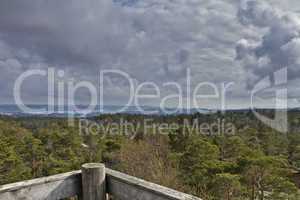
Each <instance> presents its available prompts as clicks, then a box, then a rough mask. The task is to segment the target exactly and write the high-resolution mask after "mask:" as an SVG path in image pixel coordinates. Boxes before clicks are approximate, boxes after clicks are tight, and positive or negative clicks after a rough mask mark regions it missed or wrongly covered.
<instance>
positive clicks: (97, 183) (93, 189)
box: [81, 163, 106, 200]
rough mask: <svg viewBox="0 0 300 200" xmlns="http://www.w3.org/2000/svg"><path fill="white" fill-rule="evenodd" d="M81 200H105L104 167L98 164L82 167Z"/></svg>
mask: <svg viewBox="0 0 300 200" xmlns="http://www.w3.org/2000/svg"><path fill="white" fill-rule="evenodd" d="M81 171H82V197H83V200H105V198H106V191H105V188H106V182H105V166H104V165H103V164H99V163H88V164H84V165H82V170H81Z"/></svg>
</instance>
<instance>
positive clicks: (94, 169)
mask: <svg viewBox="0 0 300 200" xmlns="http://www.w3.org/2000/svg"><path fill="white" fill-rule="evenodd" d="M71 197H77V199H82V200H105V199H108V198H110V199H114V200H201V199H199V198H197V197H194V196H191V195H188V194H185V193H181V192H178V191H175V190H172V189H169V188H166V187H163V186H160V185H157V184H154V183H150V182H147V181H144V180H141V179H138V178H135V177H132V176H129V175H126V174H123V173H120V172H117V171H114V170H111V169H107V168H105V166H104V165H102V164H95V163H94V164H93V163H90V164H85V165H83V166H82V170H80V171H74V172H69V173H64V174H59V175H54V176H50V177H45V178H39V179H34V180H29V181H23V182H19V183H13V184H8V185H3V186H0V200H59V199H64V198H71Z"/></svg>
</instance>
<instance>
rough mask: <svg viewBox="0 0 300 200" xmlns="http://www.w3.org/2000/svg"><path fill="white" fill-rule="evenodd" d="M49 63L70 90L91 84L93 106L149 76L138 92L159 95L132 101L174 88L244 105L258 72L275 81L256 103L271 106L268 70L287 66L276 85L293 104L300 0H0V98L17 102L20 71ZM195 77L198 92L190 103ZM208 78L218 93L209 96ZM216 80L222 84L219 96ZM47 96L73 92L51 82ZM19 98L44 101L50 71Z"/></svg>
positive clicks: (298, 76)
mask: <svg viewBox="0 0 300 200" xmlns="http://www.w3.org/2000/svg"><path fill="white" fill-rule="evenodd" d="M49 68H51V69H53V70H54V71H55V74H56V76H55V78H54V80H55V81H54V84H55V86H54V88H57V87H58V84H59V83H66V84H65V85H64V87H63V88H64V90H65V91H67V90H69V88H68V86H67V82H68V81H70V80H73V81H74V84H75V83H79V82H81V83H82V82H83V81H85V83H87V82H89V83H91V84H93V85H94V86H95V88H97V90H96V91H97V96H98V100H97V102H98V103H100V104H105V105H124V104H127V103H128V101H129V93H130V88H131V86H132V83H133V85H134V88H135V89H137V88H138V86H139V85H141V84H142V83H151V84H147V85H148V86H146V87H143V88H142V89H141V91H142V92H141V93H143V94H157V89H159V94H160V95H159V97H158V96H156V97H155V98H141V99H140V100H139V102H138V103H139V104H141V105H154V106H157V105H160V104H161V103H162V101H163V99H164V97H166V96H168V95H173V94H177V93H179V91H181V93H180V94H182V95H180V96H181V97H182V105H184V106H185V105H189V106H190V107H202V108H219V107H220V106H221V105H223V104H224V105H225V106H226V108H242V107H243V108H244V107H249V106H250V100H251V98H250V95H251V91H253V90H254V89H255V88H256V86H257V85H258V84H259V83H260V81H261V80H264V78H265V77H269V80H270V82H271V85H272V87H270V88H268V89H266V90H264V91H263V92H261V94H260V97H261V98H260V100H259V101H258V102H257V106H261V107H273V106H274V105H275V100H276V99H275V97H274V96H275V94H276V91H278V90H279V89H278V87H277V86H276V84H275V83H276V80H275V78H274V76H273V74H274V73H275V72H276V71H280V70H281V69H284V68H286V69H287V81H286V83H285V84H284V86H282V87H285V88H287V102H288V105H289V107H296V106H299V100H300V91H299V90H300V87H299V86H300V84H299V83H300V1H299V0H285V1H282V0H259V1H258V0H257V1H256V0H85V1H82V0H40V1H36V0H26V1H20V0H1V1H0V104H14V103H16V102H15V96H16V95H15V93H14V87H15V85H16V80H18V78H20V76H21V75H22V74H24V73H25V72H28V71H30V70H31V71H32V70H42V71H45V70H48V69H49ZM104 70H115V72H116V71H118V72H122V74H123V75H124V74H125V73H126V74H127V75H128V76H129V77H130V81H128V80H127V79H125V77H124V76H122V75H120V73H119V74H117V73H112V74H111V75H107V76H105V78H104V80H103V84H101V83H102V82H101V80H99V79H100V78H99V77H100V75H99V74H100V72H101V71H104ZM57 74H60V76H59V75H57ZM187 80H190V86H188V85H189V84H187ZM168 83H169V84H168ZM170 83H173V84H170ZM174 83H177V84H178V85H179V86H180V87H181V88H182V90H179V88H178V87H177V86H176V85H175V84H174ZM201 83H203V85H204V87H201V88H200V89H199V88H198V89H199V90H198V92H199V93H201V95H202V97H201V98H198V99H197V100H196V102H197V104H196V105H194V103H193V104H192V105H191V103H190V102H194V101H193V95H192V94H193V92H194V91H195V88H197V86H199V84H201ZM212 84H213V85H214V86H216V87H217V88H218V93H219V95H218V98H214V97H212V93H213V94H215V93H214V92H216V90H212V87H211V85H212ZM274 84H275V85H274ZM99 85H103V90H102V91H99V90H98V87H99ZM153 85H155V86H157V88H156V89H155V90H154V86H153ZM222 85H227V86H228V88H227V89H226V95H225V96H223V99H222V95H221V94H222V91H223V90H222ZM273 85H274V86H273ZM65 93H67V92H65ZM50 95H51V97H53V98H54V99H55V100H54V102H55V103H58V102H64V103H67V102H68V101H69V99H70V98H71V97H70V95H69V96H68V95H65V94H64V95H61V94H59V93H58V90H57V89H55V91H54V92H53V93H51V94H50ZM204 95H205V96H206V97H203V96H204ZM100 96H102V97H103V99H102V101H101V102H99V101H100V100H99V99H100ZM152 96H153V95H152ZM21 97H22V100H23V101H24V102H25V103H28V104H47V103H49V102H48V99H49V90H48V82H47V77H45V76H41V75H35V76H30V77H29V78H27V79H26V80H24V82H22V85H21ZM74 99H75V102H76V103H78V104H86V103H88V102H90V100H91V95H90V93H89V90H87V89H84V88H81V89H78V91H77V92H76V95H74ZM178 102H179V101H178V100H177V99H176V98H173V99H172V98H168V100H167V101H165V102H164V103H165V105H167V106H169V107H173V106H177V105H178Z"/></svg>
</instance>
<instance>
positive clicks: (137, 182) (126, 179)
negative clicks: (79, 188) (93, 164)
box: [106, 169, 201, 200]
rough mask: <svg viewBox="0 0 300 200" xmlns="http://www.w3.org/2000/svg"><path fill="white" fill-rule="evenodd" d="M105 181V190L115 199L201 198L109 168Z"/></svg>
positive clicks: (171, 199)
mask: <svg viewBox="0 0 300 200" xmlns="http://www.w3.org/2000/svg"><path fill="white" fill-rule="evenodd" d="M106 181H107V192H108V193H109V194H111V195H112V196H113V197H114V198H115V199H117V200H201V199H200V198H197V197H194V196H191V195H188V194H184V193H181V192H178V191H175V190H172V189H170V188H166V187H163V186H160V185H157V184H154V183H150V182H147V181H144V180H141V179H138V178H135V177H132V176H129V175H126V174H123V173H120V172H117V171H114V170H110V169H106Z"/></svg>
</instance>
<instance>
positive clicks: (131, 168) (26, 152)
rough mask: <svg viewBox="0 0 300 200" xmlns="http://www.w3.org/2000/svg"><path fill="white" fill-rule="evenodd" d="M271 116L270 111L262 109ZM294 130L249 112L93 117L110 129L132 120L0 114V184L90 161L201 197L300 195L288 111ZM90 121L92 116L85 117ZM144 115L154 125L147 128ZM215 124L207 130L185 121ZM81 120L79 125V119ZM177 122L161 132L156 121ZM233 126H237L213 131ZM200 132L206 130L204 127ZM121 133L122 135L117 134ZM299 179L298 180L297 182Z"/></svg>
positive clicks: (297, 142) (298, 149) (295, 115)
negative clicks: (86, 124)
mask: <svg viewBox="0 0 300 200" xmlns="http://www.w3.org/2000/svg"><path fill="white" fill-rule="evenodd" d="M261 112H264V114H267V115H272V111H268V110H263V111H261ZM288 116H289V124H290V127H289V130H290V131H289V132H288V133H287V134H283V133H279V132H277V131H275V130H273V129H271V128H269V127H267V126H265V125H264V124H263V123H261V122H259V121H258V120H257V119H256V118H255V117H254V115H253V114H252V113H251V112H250V111H231V112H226V113H220V112H218V113H214V114H206V115H205V114H199V113H197V114H193V115H170V116H145V115H127V114H111V115H101V116H98V117H93V118H90V119H89V122H93V123H97V124H101V126H103V127H105V126H106V127H109V126H108V125H109V124H113V123H120V119H122V120H121V121H122V122H128V123H133V124H141V126H140V127H138V128H137V129H134V131H135V133H134V134H130V133H129V134H128V131H133V129H128V127H127V129H124V127H123V128H121V126H119V127H117V126H116V127H113V129H114V131H113V133H114V134H108V133H111V132H109V131H108V130H107V131H108V133H104V132H105V129H101V128H100V129H99V128H98V129H97V127H96V126H92V127H89V129H88V130H90V131H91V130H93V129H97V130H96V131H95V132H93V131H92V132H82V130H80V129H82V127H80V126H81V125H82V124H80V123H81V120H82V119H76V123H75V124H76V125H75V126H69V124H68V121H67V119H63V118H41V117H31V118H13V117H5V116H2V117H0V185H1V184H7V183H11V182H16V181H20V180H25V179H31V178H36V177H42V176H48V175H52V174H57V173H62V172H67V171H71V170H76V169H79V168H80V166H81V164H83V163H85V162H103V163H105V164H106V165H107V166H108V167H111V168H113V169H116V170H120V171H122V172H125V173H128V174H130V175H133V176H136V177H140V178H143V179H146V180H148V181H152V182H155V183H158V184H161V185H164V186H167V187H171V188H174V189H177V190H180V191H183V192H187V193H191V194H194V195H197V196H199V197H201V198H203V199H209V200H210V199H216V200H218V199H220V200H221V199H226V200H233V199H250V200H255V199H261V200H263V199H274V200H277V199H278V200H281V199H282V200H283V199H284V200H285V199H288V200H297V199H300V193H299V169H300V130H299V123H300V121H299V119H300V112H298V111H291V112H289V115H288ZM85 120H86V119H85ZM145 120H146V121H147V122H148V123H150V124H153V125H154V124H156V126H148V127H146V128H145V127H143V124H144V125H145V123H144V122H145ZM194 120H197V123H199V124H201V123H202V124H203V123H208V124H214V123H215V122H217V123H216V124H215V125H214V127H213V128H212V129H209V128H208V129H205V130H206V131H208V132H205V133H201V132H199V130H198V129H190V130H189V131H186V130H185V128H184V124H185V123H188V122H190V124H193V122H194ZM77 122H78V123H77ZM163 123H167V124H172V123H174V124H177V125H178V126H177V127H175V128H174V127H173V128H170V129H168V127H167V128H165V129H164V130H163V134H156V133H158V132H157V131H155V130H154V129H158V126H157V124H163ZM224 123H226V124H232V125H234V128H235V130H234V132H230V133H229V134H228V133H227V132H224V127H223V129H222V130H221V131H215V132H214V129H215V128H218V125H219V126H220V127H221V128H222V126H223V125H222V124H224ZM200 131H201V130H200ZM116 133H117V134H116ZM297 179H298V180H297Z"/></svg>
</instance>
